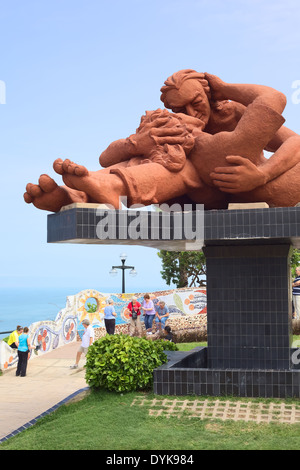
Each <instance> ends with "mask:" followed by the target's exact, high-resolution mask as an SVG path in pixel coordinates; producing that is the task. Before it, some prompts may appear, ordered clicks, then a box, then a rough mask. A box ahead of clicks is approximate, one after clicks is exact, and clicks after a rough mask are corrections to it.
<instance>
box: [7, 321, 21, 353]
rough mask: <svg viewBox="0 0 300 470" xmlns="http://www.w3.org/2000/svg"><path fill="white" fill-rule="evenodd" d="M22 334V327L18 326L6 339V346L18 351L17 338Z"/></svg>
mask: <svg viewBox="0 0 300 470" xmlns="http://www.w3.org/2000/svg"><path fill="white" fill-rule="evenodd" d="M22 333H23V327H22V326H20V325H18V326H17V329H16V330H15V331H13V332H12V333H11V334H10V335H9V338H8V341H7V344H8V346H10V347H11V348H13V349H18V344H19V336H20V334H22Z"/></svg>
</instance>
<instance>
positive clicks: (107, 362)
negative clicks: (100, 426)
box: [85, 334, 167, 392]
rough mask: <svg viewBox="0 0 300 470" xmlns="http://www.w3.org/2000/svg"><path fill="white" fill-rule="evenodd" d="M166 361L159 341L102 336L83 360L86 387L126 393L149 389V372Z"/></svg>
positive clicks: (151, 379)
mask: <svg viewBox="0 0 300 470" xmlns="http://www.w3.org/2000/svg"><path fill="white" fill-rule="evenodd" d="M166 361H167V356H166V354H165V353H164V352H163V345H162V344H161V342H160V341H148V340H147V339H144V338H137V337H131V336H127V335H123V334H120V335H106V336H105V337H104V338H100V339H98V340H97V341H95V342H94V343H93V344H92V345H91V346H90V347H89V350H88V353H87V357H86V375H85V378H86V381H87V383H88V385H89V386H90V387H94V388H99V387H103V388H105V389H107V390H110V391H116V392H130V391H135V390H142V389H145V388H147V387H150V386H151V385H152V382H153V370H154V369H155V368H156V367H159V366H160V365H162V364H163V363H164V362H166Z"/></svg>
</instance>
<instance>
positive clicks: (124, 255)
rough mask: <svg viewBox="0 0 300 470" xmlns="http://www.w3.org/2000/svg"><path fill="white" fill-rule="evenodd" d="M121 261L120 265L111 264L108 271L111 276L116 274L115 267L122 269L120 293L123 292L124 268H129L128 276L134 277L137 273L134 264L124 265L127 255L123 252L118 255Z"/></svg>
mask: <svg viewBox="0 0 300 470" xmlns="http://www.w3.org/2000/svg"><path fill="white" fill-rule="evenodd" d="M120 258H121V261H122V266H112V268H111V270H110V271H109V274H110V275H111V276H116V275H117V274H118V271H117V269H121V270H122V294H125V270H126V269H130V271H129V274H130V276H132V277H134V276H136V275H137V271H136V270H135V267H134V266H126V265H125V261H126V258H127V255H126V254H125V253H122V254H121V255H120Z"/></svg>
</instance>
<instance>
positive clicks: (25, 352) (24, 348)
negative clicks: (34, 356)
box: [16, 326, 35, 377]
mask: <svg viewBox="0 0 300 470" xmlns="http://www.w3.org/2000/svg"><path fill="white" fill-rule="evenodd" d="M17 343H18V344H17V345H18V365H17V371H16V376H17V377H18V376H20V377H25V376H26V371H27V363H28V359H29V351H30V349H35V348H34V346H31V344H30V342H29V329H28V328H27V326H25V327H24V329H23V333H22V334H20V336H19V340H18V341H17Z"/></svg>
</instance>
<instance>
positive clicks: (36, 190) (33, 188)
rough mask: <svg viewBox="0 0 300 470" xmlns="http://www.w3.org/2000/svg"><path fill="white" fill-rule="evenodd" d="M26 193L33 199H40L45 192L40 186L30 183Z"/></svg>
mask: <svg viewBox="0 0 300 470" xmlns="http://www.w3.org/2000/svg"><path fill="white" fill-rule="evenodd" d="M26 191H27V193H28V194H29V195H30V196H31V197H32V198H35V197H40V196H42V194H43V191H42V189H41V188H40V186H39V185H38V184H32V183H28V184H27V186H26Z"/></svg>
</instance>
